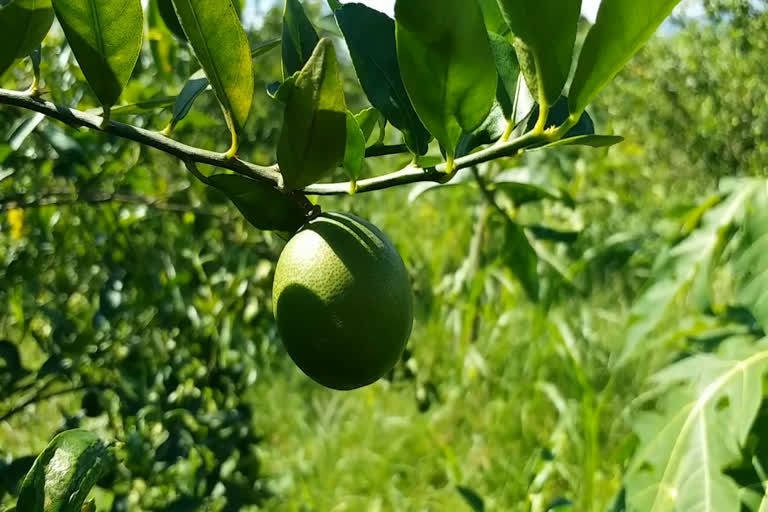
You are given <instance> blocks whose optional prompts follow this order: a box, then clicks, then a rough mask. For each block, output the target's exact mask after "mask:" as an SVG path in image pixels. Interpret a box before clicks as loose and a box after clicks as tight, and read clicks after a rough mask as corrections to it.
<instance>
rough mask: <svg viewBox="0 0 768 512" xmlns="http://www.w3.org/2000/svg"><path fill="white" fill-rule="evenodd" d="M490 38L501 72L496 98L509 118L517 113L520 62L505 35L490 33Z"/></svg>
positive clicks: (499, 71)
mask: <svg viewBox="0 0 768 512" xmlns="http://www.w3.org/2000/svg"><path fill="white" fill-rule="evenodd" d="M488 38H489V41H490V43H491V51H492V52H493V58H494V60H495V61H496V71H497V72H498V74H499V83H498V85H497V87H496V99H497V100H498V101H499V104H500V105H501V107H502V109H503V110H504V116H505V117H506V118H507V119H512V118H513V116H514V114H515V113H514V112H513V109H514V105H515V94H516V92H517V84H518V77H519V76H520V63H519V62H518V61H517V53H516V52H515V47H514V46H512V44H511V43H510V42H509V41H507V40H506V39H505V38H504V37H501V36H500V35H498V34H494V33H489V34H488Z"/></svg>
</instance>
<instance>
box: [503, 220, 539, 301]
mask: <svg viewBox="0 0 768 512" xmlns="http://www.w3.org/2000/svg"><path fill="white" fill-rule="evenodd" d="M502 261H503V262H504V264H505V265H506V266H507V268H509V269H510V270H511V271H512V273H513V274H514V275H515V276H516V277H517V279H518V280H519V281H520V283H521V284H522V285H523V289H525V292H526V293H527V294H528V297H529V298H530V299H531V300H532V301H534V302H537V301H538V300H539V274H538V263H539V257H538V255H537V254H536V250H535V249H534V248H533V246H532V245H531V242H530V240H528V235H526V234H525V230H524V229H523V228H522V227H521V226H519V225H518V224H516V223H514V222H512V221H508V222H507V224H506V230H505V238H504V249H503V252H502Z"/></svg>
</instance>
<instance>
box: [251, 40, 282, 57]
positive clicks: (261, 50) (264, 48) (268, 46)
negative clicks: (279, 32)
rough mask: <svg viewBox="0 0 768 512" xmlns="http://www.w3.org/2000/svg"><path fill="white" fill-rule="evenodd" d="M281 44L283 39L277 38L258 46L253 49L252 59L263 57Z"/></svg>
mask: <svg viewBox="0 0 768 512" xmlns="http://www.w3.org/2000/svg"><path fill="white" fill-rule="evenodd" d="M281 42H282V39H280V38H279V37H276V38H274V39H270V40H269V41H264V42H262V43H259V44H257V45H256V46H254V47H253V48H251V58H252V59H255V58H256V57H261V56H262V55H264V54H265V53H268V52H269V51H271V50H273V49H275V48H277V47H278V46H280V43H281Z"/></svg>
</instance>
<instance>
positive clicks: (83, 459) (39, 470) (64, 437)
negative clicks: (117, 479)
mask: <svg viewBox="0 0 768 512" xmlns="http://www.w3.org/2000/svg"><path fill="white" fill-rule="evenodd" d="M114 464H115V458H114V456H113V455H112V453H111V452H110V450H109V449H108V448H107V446H106V445H105V444H104V443H103V442H102V441H101V439H99V437H98V436H97V435H96V434H93V433H91V432H88V431H87V430H79V429H78V430H68V431H66V432H62V433H61V434H59V435H57V436H56V437H54V438H53V440H52V441H51V443H50V444H49V445H48V446H47V447H46V448H45V450H43V453H41V454H40V456H38V457H37V459H36V460H35V462H34V464H33V465H32V469H31V470H30V471H29V473H27V476H26V478H24V482H23V483H22V484H21V491H20V493H19V501H18V504H17V507H18V510H23V511H25V512H80V510H81V507H82V505H83V502H84V501H85V498H86V497H87V496H88V493H89V492H90V491H91V488H92V487H93V486H94V485H95V484H96V482H98V481H99V479H100V478H101V477H102V476H103V475H105V474H106V473H107V472H109V471H110V470H111V469H112V468H113V467H114Z"/></svg>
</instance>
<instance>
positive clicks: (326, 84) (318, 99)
mask: <svg viewBox="0 0 768 512" xmlns="http://www.w3.org/2000/svg"><path fill="white" fill-rule="evenodd" d="M288 83H289V82H286V83H284V84H283V86H282V87H281V88H280V90H279V91H278V99H280V100H281V101H284V102H285V103H286V107H285V113H284V115H283V130H282V133H281V134H280V142H279V144H278V148H277V161H278V164H279V165H280V171H281V172H282V174H283V179H284V182H285V188H287V189H288V190H296V189H299V188H302V187H305V186H307V185H311V184H312V183H315V182H317V181H318V180H320V179H321V178H323V177H324V176H326V175H327V174H328V173H329V172H330V171H332V170H333V169H334V168H336V167H337V166H338V165H340V164H341V163H342V162H343V160H344V153H345V147H346V139H347V134H346V132H347V108H346V105H345V101H344V85H343V83H342V81H341V77H340V76H339V65H338V62H337V60H336V51H335V50H334V48H333V44H331V41H330V40H328V39H321V40H320V42H319V43H318V44H317V47H316V48H315V51H314V53H313V54H312V57H311V58H310V59H309V61H308V62H307V64H306V65H305V66H304V69H302V70H301V72H300V73H299V74H298V76H297V77H296V79H295V82H294V83H293V84H292V85H291V86H290V87H286V84H288Z"/></svg>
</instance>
